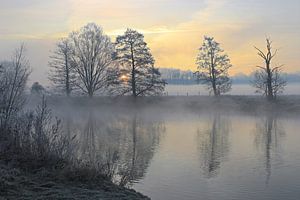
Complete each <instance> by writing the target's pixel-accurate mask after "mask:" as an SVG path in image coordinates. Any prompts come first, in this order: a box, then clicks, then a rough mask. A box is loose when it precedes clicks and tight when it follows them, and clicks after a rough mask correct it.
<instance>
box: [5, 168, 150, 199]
mask: <svg viewBox="0 0 300 200" xmlns="http://www.w3.org/2000/svg"><path fill="white" fill-rule="evenodd" d="M0 199H28V200H29V199H30V200H31V199H49V200H50V199H78V200H79V199H95V200H96V199H97V200H99V199H112V200H114V199H132V200H135V199H136V200H137V199H148V198H147V197H145V196H143V195H142V194H139V193H137V192H135V191H133V190H130V189H125V188H123V187H119V186H117V185H115V184H112V183H111V182H110V181H109V180H105V179H103V180H102V181H98V182H97V183H96V182H88V181H80V180H76V181H74V180H72V181H71V180H68V179H62V178H61V177H58V176H57V174H54V172H51V171H48V170H46V169H42V168H41V169H39V170H38V171H36V172H34V173H32V172H26V171H24V170H21V169H18V168H14V167H13V166H10V165H7V164H4V163H1V164H0Z"/></svg>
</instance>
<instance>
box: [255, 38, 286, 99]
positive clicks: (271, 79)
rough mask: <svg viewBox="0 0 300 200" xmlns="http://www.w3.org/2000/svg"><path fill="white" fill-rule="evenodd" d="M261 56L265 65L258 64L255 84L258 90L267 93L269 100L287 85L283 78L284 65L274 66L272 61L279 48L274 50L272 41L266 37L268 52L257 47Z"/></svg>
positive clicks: (274, 97)
mask: <svg viewBox="0 0 300 200" xmlns="http://www.w3.org/2000/svg"><path fill="white" fill-rule="evenodd" d="M254 48H255V49H256V50H257V52H258V53H257V54H258V56H259V57H261V58H262V59H263V62H264V66H257V67H258V68H259V69H258V70H256V71H255V72H254V80H253V82H252V84H253V86H254V87H255V88H256V89H257V91H256V92H258V93H263V94H264V95H266V97H267V99H268V100H269V101H272V100H274V99H276V96H277V95H278V94H279V93H281V92H283V90H284V87H285V86H286V81H285V80H284V79H283V78H282V72H281V70H282V65H281V66H278V67H274V68H273V67H272V66H271V62H272V60H273V58H274V57H275V56H276V55H277V51H278V50H277V49H276V50H275V51H273V50H272V41H271V40H270V39H268V38H267V39H266V52H263V51H262V50H260V49H259V48H257V47H254Z"/></svg>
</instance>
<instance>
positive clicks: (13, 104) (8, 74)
mask: <svg viewBox="0 0 300 200" xmlns="http://www.w3.org/2000/svg"><path fill="white" fill-rule="evenodd" d="M24 52H25V47H24V45H21V46H20V47H19V48H18V49H16V50H15V52H14V53H13V55H12V58H11V61H9V62H3V63H2V68H1V73H0V79H1V81H0V92H1V94H0V126H1V127H6V125H7V124H8V122H9V121H10V120H11V118H12V117H13V116H14V115H15V114H16V113H17V112H18V111H19V110H20V109H21V108H22V106H23V104H24V102H25V96H24V90H25V86H26V82H27V79H28V76H29V74H30V70H29V63H28V61H27V59H26V57H25V55H24Z"/></svg>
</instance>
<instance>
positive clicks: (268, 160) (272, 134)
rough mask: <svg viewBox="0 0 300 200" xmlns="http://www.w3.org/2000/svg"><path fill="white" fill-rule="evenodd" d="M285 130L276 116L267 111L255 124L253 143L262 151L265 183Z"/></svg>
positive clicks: (269, 175)
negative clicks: (263, 117)
mask: <svg viewBox="0 0 300 200" xmlns="http://www.w3.org/2000/svg"><path fill="white" fill-rule="evenodd" d="M284 135H285V132H284V131H283V129H282V128H280V125H279V124H278V122H277V117H276V115H274V114H273V113H268V114H267V116H266V117H265V119H262V120H260V121H259V122H258V123H257V125H256V135H255V144H256V147H257V148H259V147H260V148H261V150H262V151H263V153H264V160H265V161H264V162H265V169H266V183H269V180H270V177H271V168H272V159H273V158H272V157H273V155H276V153H275V152H276V151H278V150H279V149H280V148H279V141H280V138H281V137H282V136H284Z"/></svg>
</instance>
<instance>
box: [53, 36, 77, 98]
mask: <svg viewBox="0 0 300 200" xmlns="http://www.w3.org/2000/svg"><path fill="white" fill-rule="evenodd" d="M72 50H73V49H72V44H71V42H70V40H69V39H68V38H67V39H62V40H60V41H59V42H58V43H57V44H56V49H55V51H54V52H53V55H52V56H50V58H51V61H50V62H49V66H50V68H51V70H50V74H49V80H50V81H51V82H52V83H53V84H54V85H55V86H56V87H57V88H59V89H60V90H62V91H63V92H65V93H66V95H67V96H70V94H71V92H72V90H73V89H74V88H75V84H76V74H75V71H74V69H73V68H72V67H71V62H70V59H71V53H72Z"/></svg>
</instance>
